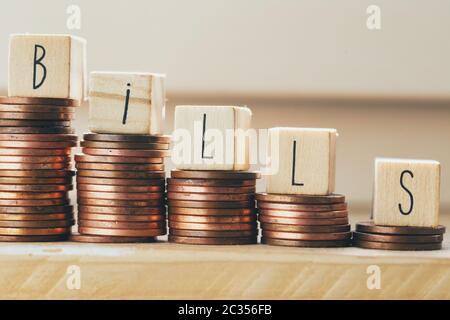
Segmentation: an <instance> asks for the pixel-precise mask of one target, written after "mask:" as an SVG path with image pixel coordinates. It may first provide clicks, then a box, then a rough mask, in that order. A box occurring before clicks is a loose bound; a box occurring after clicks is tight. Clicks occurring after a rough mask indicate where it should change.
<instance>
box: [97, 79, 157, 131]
mask: <svg viewBox="0 0 450 320" xmlns="http://www.w3.org/2000/svg"><path fill="white" fill-rule="evenodd" d="M164 81H165V75H162V74H153V73H121V72H91V74H90V79H89V89H90V90H89V129H90V130H91V131H92V132H97V133H117V134H152V135H157V134H162V133H163V122H164V117H165V105H166V97H165V87H164Z"/></svg>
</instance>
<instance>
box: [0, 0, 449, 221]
mask: <svg viewBox="0 0 450 320" xmlns="http://www.w3.org/2000/svg"><path fill="white" fill-rule="evenodd" d="M371 4H376V5H378V6H380V8H381V30H378V31H373V30H372V31H370V30H368V29H367V27H366V19H367V17H368V14H367V13H366V9H367V7H368V6H369V5H371ZM69 5H78V6H79V7H80V9H81V19H82V20H81V30H68V29H67V27H66V19H67V17H68V14H67V13H66V9H67V7H68V6H69ZM0 30H1V31H0V70H1V72H0V92H2V93H3V94H4V93H5V90H6V83H7V50H8V36H9V34H10V33H22V32H30V33H72V34H76V35H80V36H83V37H85V38H86V39H87V40H88V70H89V71H93V70H105V71H106V70H111V71H151V72H164V73H166V74H167V97H168V99H169V105H168V114H167V132H168V133H169V132H170V130H171V128H172V121H173V108H174V105H176V104H240V105H248V106H249V107H251V108H252V110H253V114H254V126H255V127H257V128H267V127H273V126H304V127H334V128H337V129H338V131H339V133H340V137H339V142H338V143H339V144H338V154H337V157H338V159H337V191H338V192H340V193H344V194H346V195H347V196H348V198H349V201H350V203H351V205H352V207H353V208H355V209H356V208H358V209H359V210H361V209H362V210H365V211H367V213H368V214H369V211H370V209H369V208H370V202H371V197H372V184H373V162H374V158H375V157H376V156H385V157H408V158H419V159H420V158H426V159H435V160H438V161H440V162H441V163H442V193H441V194H442V205H443V206H444V210H443V211H445V210H448V209H450V170H449V167H450V62H449V58H448V57H450V41H449V40H448V39H449V30H450V2H449V1H444V0H442V1H439V0H435V1H424V0H396V1H392V0H390V1H389V0H378V1H376V2H373V1H366V0H347V1H331V0H329V1H325V0H308V1H301V0H283V1H276V0H245V1H238V0H228V1H226V0H190V1H181V0H129V1H121V2H118V1H114V2H113V1H106V0H96V1H87V0H78V1H77V0H73V1H62V0H40V1H32V0H16V1H14V2H8V4H7V5H4V6H3V10H2V12H1V13H0ZM76 127H77V131H78V133H80V134H81V133H82V132H84V131H85V130H86V128H87V107H86V106H84V107H82V108H79V109H78V114H77V121H76ZM260 188H261V189H262V188H263V184H262V185H261V186H260Z"/></svg>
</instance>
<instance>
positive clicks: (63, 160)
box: [0, 156, 70, 163]
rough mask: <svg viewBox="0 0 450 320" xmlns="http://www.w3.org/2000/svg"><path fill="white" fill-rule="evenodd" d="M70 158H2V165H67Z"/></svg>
mask: <svg viewBox="0 0 450 320" xmlns="http://www.w3.org/2000/svg"><path fill="white" fill-rule="evenodd" d="M67 162H70V157H69V156H49V157H46V156H35V157H34V156H0V163H67Z"/></svg>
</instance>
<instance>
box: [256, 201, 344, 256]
mask: <svg viewBox="0 0 450 320" xmlns="http://www.w3.org/2000/svg"><path fill="white" fill-rule="evenodd" d="M256 199H257V202H258V213H259V216H258V219H259V222H260V226H261V230H262V238H261V242H262V243H265V244H269V245H279V246H291V247H343V246H348V245H349V244H350V240H351V232H350V229H351V227H350V225H349V223H348V211H347V203H346V202H345V196H343V195H337V194H332V195H325V196H308V195H281V194H267V193H259V194H257V195H256Z"/></svg>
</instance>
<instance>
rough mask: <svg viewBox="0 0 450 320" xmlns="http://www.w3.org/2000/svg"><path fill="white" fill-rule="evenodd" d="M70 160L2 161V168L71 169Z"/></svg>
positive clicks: (0, 167) (0, 168)
mask: <svg viewBox="0 0 450 320" xmlns="http://www.w3.org/2000/svg"><path fill="white" fill-rule="evenodd" d="M70 166H71V165H70V163H69V162H54V163H20V162H18V163H0V170H62V169H70Z"/></svg>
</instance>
